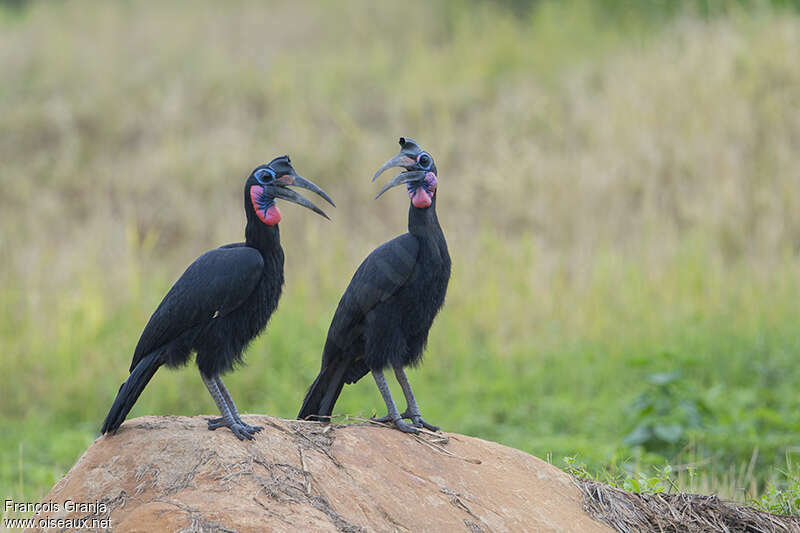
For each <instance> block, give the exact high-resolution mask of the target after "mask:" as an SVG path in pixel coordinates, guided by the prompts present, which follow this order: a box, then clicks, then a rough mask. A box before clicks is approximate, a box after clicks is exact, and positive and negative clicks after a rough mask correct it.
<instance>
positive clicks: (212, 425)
mask: <svg viewBox="0 0 800 533" xmlns="http://www.w3.org/2000/svg"><path fill="white" fill-rule="evenodd" d="M212 379H213V380H214V381H216V382H217V386H218V387H219V392H220V393H221V394H222V398H223V399H224V400H225V403H226V404H227V405H228V409H230V411H231V414H232V415H233V419H234V420H236V421H237V422H238V423H239V424H241V425H242V426H244V428H245V430H246V431H247V432H248V433H250V434H251V435H252V434H253V433H258V432H259V431H261V430H262V429H264V426H251V425H250V424H248V423H246V422H245V421H244V420H242V419H241V417H240V416H239V410H238V409H236V404H235V403H233V398H231V393H230V392H228V389H227V387H225V384H224V383H223V382H222V378H220V377H219V376H214V377H213V378H212ZM207 420H208V429H210V430H211V431H214V430H215V429H217V428H220V427H223V426H226V424H225V419H224V418H208V419H207Z"/></svg>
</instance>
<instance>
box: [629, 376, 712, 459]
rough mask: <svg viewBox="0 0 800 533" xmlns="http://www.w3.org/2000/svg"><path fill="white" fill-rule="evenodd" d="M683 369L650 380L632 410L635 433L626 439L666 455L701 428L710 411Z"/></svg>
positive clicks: (631, 406) (631, 431) (630, 442)
mask: <svg viewBox="0 0 800 533" xmlns="http://www.w3.org/2000/svg"><path fill="white" fill-rule="evenodd" d="M682 377H683V375H682V372H681V371H680V370H676V371H673V372H659V373H656V374H651V375H650V376H649V377H648V387H647V388H646V389H645V390H644V391H643V392H642V393H641V394H639V396H637V397H636V399H635V400H634V401H633V402H632V403H631V404H630V406H629V407H628V412H629V415H630V419H631V421H632V422H631V426H632V428H631V430H630V431H629V432H628V434H627V435H626V436H625V438H624V439H623V443H624V444H626V445H628V446H642V447H643V448H645V449H646V450H647V451H651V452H656V453H661V454H663V455H666V454H670V453H673V452H674V451H675V450H676V448H677V446H678V445H679V444H680V443H681V442H684V441H685V440H686V439H687V438H688V433H689V432H690V431H691V430H693V429H700V428H702V427H703V426H704V423H705V421H706V420H707V419H708V418H709V416H710V411H709V409H708V407H707V406H706V404H705V403H704V401H703V400H702V398H701V397H700V395H699V394H698V393H697V391H696V390H695V388H694V387H693V386H692V385H691V383H689V382H687V381H686V380H684V379H682Z"/></svg>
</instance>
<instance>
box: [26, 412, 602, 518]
mask: <svg viewBox="0 0 800 533" xmlns="http://www.w3.org/2000/svg"><path fill="white" fill-rule="evenodd" d="M245 418H246V420H247V421H248V422H249V423H251V424H259V425H263V426H265V429H264V430H263V431H262V432H260V433H258V434H257V435H256V438H255V439H254V440H253V441H249V442H240V441H239V440H237V439H236V438H235V437H234V436H233V435H232V434H231V433H230V432H229V431H227V430H225V429H219V430H217V431H214V432H211V431H208V430H207V429H206V422H205V420H204V419H203V418H201V417H193V418H188V417H143V418H137V419H135V420H130V421H128V422H126V423H125V424H124V425H123V426H122V427H121V428H120V430H119V432H118V433H117V434H116V435H112V436H105V437H100V438H98V439H97V440H96V441H95V442H94V444H92V445H91V446H90V447H89V449H88V450H87V451H86V452H85V453H84V454H83V456H82V457H81V458H80V459H79V460H78V462H77V463H76V464H75V466H74V467H73V468H72V469H71V470H70V471H69V472H68V473H67V475H66V476H64V478H63V479H62V480H61V481H59V482H58V483H57V484H56V486H55V487H53V489H52V490H51V491H50V493H49V494H48V495H47V496H46V497H45V498H44V500H43V502H44V503H48V502H51V503H55V504H57V505H59V510H57V511H54V510H51V511H50V512H43V513H41V514H38V515H35V517H36V518H49V519H58V518H72V519H75V518H86V519H89V522H88V525H90V526H91V525H92V524H95V526H96V527H97V529H101V530H104V529H105V528H106V527H107V526H110V529H112V530H113V531H142V532H154V531H228V532H230V531H237V532H240V533H242V532H246V531H348V532H349V531H436V532H440V531H466V532H470V533H476V532H479V531H484V532H490V531H491V532H501V531H574V532H583V533H592V532H609V531H612V530H611V529H610V528H609V527H608V526H606V525H604V524H601V523H599V522H596V521H595V520H593V519H592V518H590V517H589V515H587V514H586V512H585V511H584V510H583V508H582V502H583V496H582V494H581V491H580V490H579V489H578V487H577V486H576V484H575V483H574V482H573V480H572V479H571V478H570V477H569V476H568V475H567V474H565V473H564V472H562V471H560V470H559V469H557V468H555V467H554V466H552V465H550V464H548V463H546V462H544V461H541V460H539V459H537V458H536V457H533V456H531V455H528V454H526V453H523V452H520V451H518V450H514V449H512V448H507V447H505V446H501V445H499V444H495V443H492V442H487V441H484V440H480V439H476V438H473V437H467V436H463V435H456V434H444V435H439V434H437V435H432V434H425V435H421V436H410V435H406V434H403V433H401V432H399V431H396V430H393V429H389V428H387V427H383V426H381V425H376V424H372V423H363V424H351V425H346V426H342V425H324V424H320V423H316V422H298V421H293V420H292V421H289V420H281V419H277V418H272V417H268V416H255V415H253V416H246V417H245ZM67 500H70V501H72V502H75V503H78V504H81V505H83V506H84V507H83V508H78V509H73V510H72V511H67V510H65V502H66V501H67ZM98 502H99V503H98ZM87 504H95V507H93V508H92V507H88V508H87V507H86V505H87ZM73 505H74V504H73ZM92 519H96V520H102V519H108V520H109V521H110V524H105V523H101V522H91V520H92ZM51 523H53V522H51ZM89 530H91V527H90V528H89Z"/></svg>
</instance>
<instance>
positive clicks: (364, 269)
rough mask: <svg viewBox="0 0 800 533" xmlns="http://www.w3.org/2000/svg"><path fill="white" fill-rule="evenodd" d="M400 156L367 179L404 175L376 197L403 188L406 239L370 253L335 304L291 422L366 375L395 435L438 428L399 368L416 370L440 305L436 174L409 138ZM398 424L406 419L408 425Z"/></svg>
mask: <svg viewBox="0 0 800 533" xmlns="http://www.w3.org/2000/svg"><path fill="white" fill-rule="evenodd" d="M400 146H401V148H402V149H401V152H400V154H398V155H397V156H396V157H394V158H393V159H391V160H389V161H387V162H386V163H385V164H384V165H383V166H382V167H381V168H380V169H379V170H378V172H377V173H376V174H375V177H374V178H373V181H374V180H375V178H377V177H378V176H379V175H380V174H381V173H382V172H383V171H385V170H386V169H388V168H392V167H396V166H401V167H404V168H405V169H406V172H403V173H401V174H399V175H398V176H396V177H395V178H393V179H392V180H391V181H390V182H389V183H388V184H387V185H386V186H385V187H384V188H383V189H382V190H381V192H380V193H379V194H378V196H380V195H381V194H383V192H385V191H386V190H388V189H389V188H391V187H394V186H396V185H401V184H406V188H407V190H408V194H409V197H410V198H411V206H410V207H409V211H408V233H405V234H403V235H400V236H399V237H396V238H394V239H392V240H390V241H388V242H386V243H384V244H382V245H381V246H379V247H378V248H376V249H375V250H374V251H373V252H372V253H371V254H370V255H369V256H367V258H366V259H365V260H364V262H363V263H361V266H359V267H358V269H357V270H356V273H355V274H354V275H353V279H352V280H351V281H350V285H349V286H348V287H347V290H346V291H345V293H344V295H343V296H342V298H341V300H340V301H339V306H338V308H337V309H336V313H335V314H334V317H333V321H332V322H331V325H330V328H329V330H328V337H327V340H326V342H325V348H324V350H323V354H322V368H321V370H320V373H319V375H318V376H317V378H316V380H315V381H314V383H313V384H312V385H311V387H310V389H309V390H308V393H307V394H306V398H305V401H304V402H303V406H302V408H301V410H300V413H299V415H298V418H300V419H311V420H325V419H326V417H329V416H330V415H331V413H332V412H333V406H334V404H335V403H336V399H337V398H338V397H339V394H340V393H341V391H342V388H343V386H344V384H345V383H355V382H356V381H358V380H359V379H361V378H362V377H363V376H365V375H366V374H367V373H369V372H372V374H373V376H374V378H375V381H376V383H377V385H378V388H379V390H380V391H381V394H382V396H383V398H384V401H385V403H386V407H387V409H388V415H387V416H386V417H383V418H381V419H380V420H383V421H392V422H394V423H395V424H396V425H397V427H398V428H399V429H401V430H403V431H407V432H415V431H417V430H416V429H415V427H426V428H428V429H438V428H436V427H435V426H432V425H430V424H428V423H426V422H425V421H424V420H423V419H422V417H421V415H420V412H419V408H418V407H417V404H416V400H415V398H414V395H413V393H412V391H411V386H410V385H409V383H408V379H407V378H406V375H405V372H404V370H403V369H404V368H405V367H406V366H409V365H416V364H417V363H418V362H419V361H420V358H421V357H422V352H423V350H424V348H425V344H426V342H427V339H428V331H429V330H430V327H431V325H432V324H433V320H434V318H435V317H436V314H437V313H438V312H439V309H440V308H441V307H442V304H443V303H444V299H445V293H446V292H447V284H448V281H449V279H450V255H449V253H448V250H447V242H446V241H445V237H444V233H443V232H442V228H441V226H440V225H439V220H438V218H437V216H436V194H437V193H436V191H437V185H438V176H437V169H436V165H435V164H434V162H433V158H432V157H431V156H430V154H428V153H427V152H425V151H423V150H422V149H421V148H420V147H419V146H418V145H417V144H416V143H415V142H414V141H413V140H412V139H409V138H401V139H400ZM389 367H391V368H393V369H394V372H395V375H396V377H397V380H398V382H399V383H400V385H401V387H402V389H403V393H404V395H405V397H406V402H407V409H406V411H405V412H404V413H403V414H400V413H399V411H398V410H397V407H396V406H395V404H394V400H393V399H392V397H391V393H390V392H389V388H388V386H387V385H386V381H385V378H384V376H383V371H384V370H385V369H386V368H389ZM402 418H408V419H411V421H412V423H413V426H415V427H412V426H410V425H408V424H406V423H404V422H402Z"/></svg>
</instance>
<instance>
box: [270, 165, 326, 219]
mask: <svg viewBox="0 0 800 533" xmlns="http://www.w3.org/2000/svg"><path fill="white" fill-rule="evenodd" d="M290 185H293V186H297V187H301V188H303V189H308V190H309V191H312V192H314V193H316V194H318V195H320V196H321V197H322V198H324V199H325V201H326V202H328V203H329V204H331V205H332V206H333V207H336V204H334V203H333V200H331V198H330V196H328V194H327V193H326V192H325V191H323V190H322V189H321V188H320V187H318V186H317V185H316V184H314V183H313V182H312V181H310V180H307V179H306V178H304V177H303V176H300V175H298V174H297V173H294V172H292V174H287V175H284V176H281V177H280V178H278V179H277V180H275V184H274V185H267V186H266V187H265V188H264V189H265V192H267V193H268V194H270V195H272V196H274V197H275V198H281V199H283V200H287V201H289V202H292V203H295V204H298V205H302V206H303V207H305V208H307V209H310V210H312V211H314V212H315V213H316V214H318V215H320V216H323V217H325V218H327V219H328V220H330V218H329V217H328V215H326V214H325V212H324V211H323V210H322V209H320V208H319V207H317V206H316V205H314V204H313V203H312V202H311V201H310V200H308V199H307V198H305V197H304V196H303V195H301V194H299V193H296V192H295V191H293V190H291V189H290V188H289V186H290Z"/></svg>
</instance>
